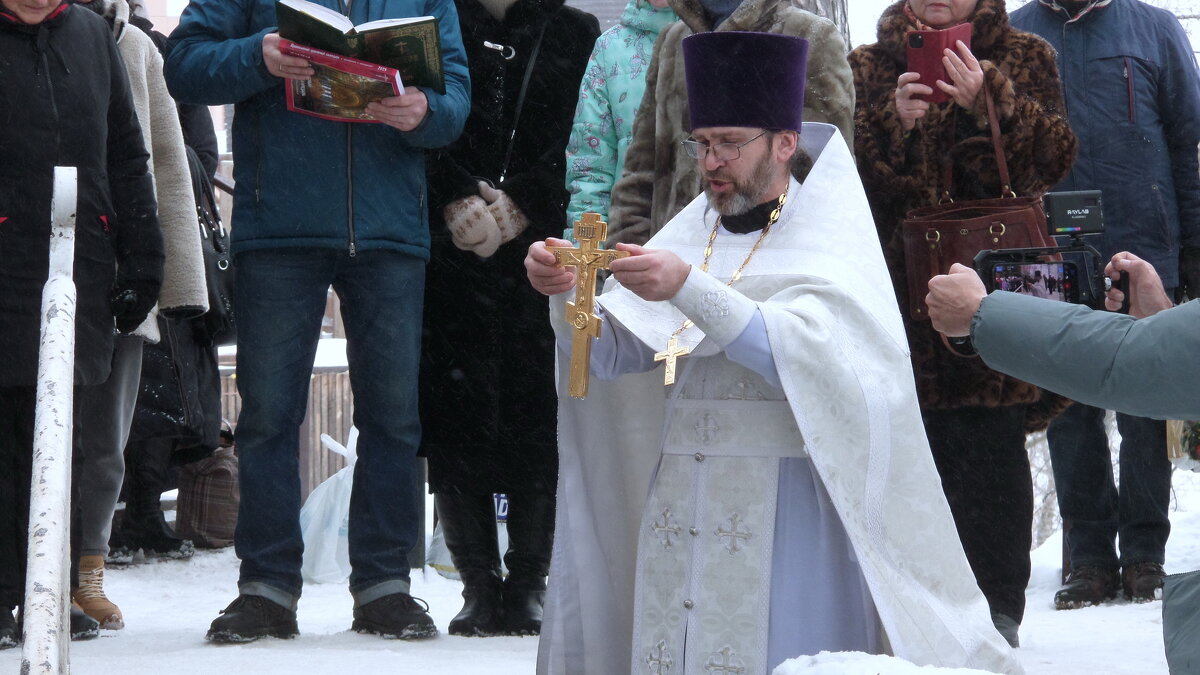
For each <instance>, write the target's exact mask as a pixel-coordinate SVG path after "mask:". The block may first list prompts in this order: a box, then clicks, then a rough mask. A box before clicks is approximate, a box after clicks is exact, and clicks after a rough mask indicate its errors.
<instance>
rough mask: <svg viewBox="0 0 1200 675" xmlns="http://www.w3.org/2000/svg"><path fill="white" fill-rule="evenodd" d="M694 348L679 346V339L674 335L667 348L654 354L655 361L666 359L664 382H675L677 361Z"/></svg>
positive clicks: (669, 383)
mask: <svg viewBox="0 0 1200 675" xmlns="http://www.w3.org/2000/svg"><path fill="white" fill-rule="evenodd" d="M691 351H692V350H690V349H688V348H687V347H681V346H679V340H678V339H676V337H675V336H674V335H672V336H671V339H670V340H668V341H667V348H666V349H664V350H662V351H661V352H656V353H655V354H654V360H655V361H666V365H665V367H664V368H663V370H664V372H663V384H664V385H667V386H670V385H672V384H675V361H676V359H678V358H679V357H681V356H687V355H688V354H689V353H690V352H691Z"/></svg>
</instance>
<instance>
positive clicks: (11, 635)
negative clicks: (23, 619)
mask: <svg viewBox="0 0 1200 675" xmlns="http://www.w3.org/2000/svg"><path fill="white" fill-rule="evenodd" d="M20 643H21V632H20V631H18V630H17V620H16V619H14V618H13V613H12V608H11V607H9V608H6V609H0V649H12V648H13V647H16V646H17V645H18V644H20Z"/></svg>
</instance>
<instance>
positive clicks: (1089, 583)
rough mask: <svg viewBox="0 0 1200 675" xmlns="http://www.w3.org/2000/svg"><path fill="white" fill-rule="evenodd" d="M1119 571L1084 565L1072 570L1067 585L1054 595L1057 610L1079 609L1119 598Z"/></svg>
mask: <svg viewBox="0 0 1200 675" xmlns="http://www.w3.org/2000/svg"><path fill="white" fill-rule="evenodd" d="M1118 583H1119V582H1118V579H1117V570H1115V569H1109V568H1104V567H1097V566H1094V565H1082V566H1080V567H1077V568H1075V569H1073V570H1071V575H1070V576H1069V577H1067V583H1065V584H1063V587H1062V588H1060V589H1059V590H1058V592H1057V593H1055V594H1054V608H1055V609H1079V608H1080V607H1087V606H1088V605H1098V604H1100V603H1102V602H1105V601H1108V600H1112V599H1113V598H1115V597H1117V588H1118Z"/></svg>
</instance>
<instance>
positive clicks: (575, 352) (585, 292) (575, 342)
mask: <svg viewBox="0 0 1200 675" xmlns="http://www.w3.org/2000/svg"><path fill="white" fill-rule="evenodd" d="M607 236H608V223H606V222H604V221H603V220H601V218H600V214H598V213H584V214H582V215H581V216H580V217H579V220H577V221H575V239H576V240H577V241H578V242H579V248H571V247H568V246H547V247H546V249H547V250H549V251H553V252H554V257H555V258H557V259H558V263H559V264H560V265H564V266H568V267H574V268H575V269H576V275H575V302H568V303H567V323H570V324H571V326H572V327H573V328H574V330H575V333H574V334H573V335H572V337H571V370H570V371H569V372H570V376H569V380H568V385H567V393H569V394H570V395H571V396H573V397H575V398H584V397H585V396H587V391H588V363H589V362H590V359H591V354H592V340H594V339H596V338H598V337H600V325H601V324H600V317H598V316H596V315H595V314H594V313H593V310H594V309H595V305H596V272H597V271H598V270H605V269H608V265H609V264H610V263H611V262H612V261H614V260H616V259H617V258H624V257H625V256H627V255H629V253H628V252H627V251H609V250H605V249H602V248H600V242H602V241H604V239H605V237H607Z"/></svg>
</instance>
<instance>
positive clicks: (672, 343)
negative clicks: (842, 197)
mask: <svg viewBox="0 0 1200 675" xmlns="http://www.w3.org/2000/svg"><path fill="white" fill-rule="evenodd" d="M787 195H788V193H787V190H786V189H785V190H784V191H783V194H781V195H779V203H778V204H776V205H775V208H774V209H773V210H772V211H771V217H770V218H768V219H767V225H766V227H764V228H763V229H762V233H761V234H759V235H758V240H757V241H755V242H754V246H753V247H752V248H751V249H750V252H749V253H748V254H746V259H745V260H743V261H742V264H741V265H739V266H738V268H737V271H735V272H734V273H733V276H732V277H730V278H729V282H728V283H726V284H725V285H726V286H732V285H733V283H734V282H735V281H737V280H738V279H741V278H742V272H743V271H745V269H746V265H749V264H750V259H751V258H753V257H754V254H755V253H757V252H758V248H759V246H761V245H762V243H763V239H766V238H767V233H768V232H770V231H771V226H772V225H774V224H775V222H776V221H778V220H779V215H780V214H781V213H783V205H784V204H786V203H787ZM719 229H721V218H720V216H718V217H717V222H716V223H714V224H713V229H712V232H710V233H709V234H708V244H707V245H706V246H705V247H704V262H703V263H701V265H700V271H702V272H707V271H708V263H709V261H710V260H712V254H713V243H714V242H716V240H717V230H719ZM693 325H694V324H693V323H692V320H691V319H685V320H684V322H683V324H682V325H681V326H679V328H676V329H675V332H674V333H671V337H670V338H669V339H668V340H667V348H666V349H664V350H663V351H661V352H657V353H655V354H654V360H655V361H665V362H666V366H665V369H664V373H663V384H664V385H667V386H670V385H672V384H675V361H676V360H677V359H678V358H679V357H681V356H687V355H688V353H689V352H691V351H692V350H691V349H689V348H687V347H681V346H679V336H680V335H682V334H683V332H684V331H685V330H687V329H689V328H691V327H692V326H693Z"/></svg>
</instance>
